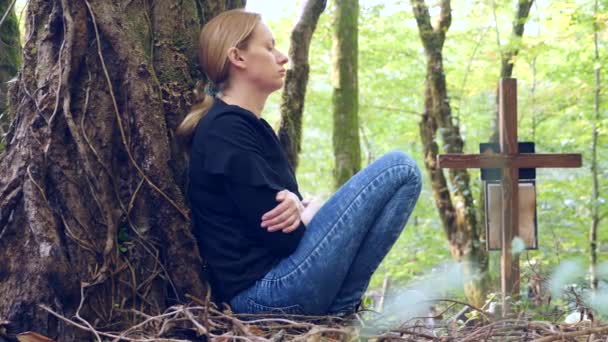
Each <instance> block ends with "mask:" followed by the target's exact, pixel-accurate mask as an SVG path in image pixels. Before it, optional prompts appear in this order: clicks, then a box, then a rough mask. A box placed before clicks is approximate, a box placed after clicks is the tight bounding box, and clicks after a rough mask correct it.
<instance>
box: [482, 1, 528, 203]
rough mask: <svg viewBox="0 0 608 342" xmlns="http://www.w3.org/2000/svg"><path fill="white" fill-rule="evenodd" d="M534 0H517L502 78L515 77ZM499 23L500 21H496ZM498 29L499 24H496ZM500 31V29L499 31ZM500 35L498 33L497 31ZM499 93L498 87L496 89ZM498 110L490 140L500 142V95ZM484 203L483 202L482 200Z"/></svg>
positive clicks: (502, 54) (501, 58) (503, 58)
mask: <svg viewBox="0 0 608 342" xmlns="http://www.w3.org/2000/svg"><path fill="white" fill-rule="evenodd" d="M533 3H534V0H517V10H516V11H515V19H514V20H513V31H512V32H511V38H510V39H511V41H510V42H509V44H508V46H509V49H507V50H506V51H505V52H501V57H500V78H511V77H513V67H514V66H515V61H514V58H515V57H517V54H519V47H520V46H521V39H522V37H523V35H524V28H525V25H526V22H528V16H529V15H530V9H531V8H532V4H533ZM496 24H498V23H496ZM496 30H498V26H496ZM497 32H498V31H497ZM497 35H498V33H497ZM497 44H498V48H499V49H500V48H501V47H500V39H498V36H497ZM496 92H497V94H498V88H497V90H496ZM496 103H497V105H496V111H495V112H494V117H493V119H492V135H491V136H490V141H492V142H496V143H497V142H498V96H496ZM481 203H483V202H481Z"/></svg>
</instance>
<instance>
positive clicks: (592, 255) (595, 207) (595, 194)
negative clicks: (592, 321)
mask: <svg viewBox="0 0 608 342" xmlns="http://www.w3.org/2000/svg"><path fill="white" fill-rule="evenodd" d="M598 15H599V0H595V18H594V23H593V29H594V32H593V43H594V54H595V56H594V57H595V63H594V69H595V70H594V75H595V92H594V98H593V104H594V106H593V109H594V110H593V113H594V117H593V133H592V140H591V180H592V187H591V189H592V190H591V226H590V227H589V273H590V286H591V288H592V289H593V290H596V289H597V286H598V283H599V281H598V278H597V271H596V267H597V230H598V227H599V225H600V221H601V219H600V213H599V207H600V185H599V175H598V174H599V171H598V169H597V165H598V162H597V144H598V138H599V127H600V122H601V118H600V93H601V89H602V88H601V82H600V75H601V74H600V72H601V69H600V65H601V64H600V53H599V48H598V40H599V38H598V31H599V27H598V26H599V20H600V19H599V17H598Z"/></svg>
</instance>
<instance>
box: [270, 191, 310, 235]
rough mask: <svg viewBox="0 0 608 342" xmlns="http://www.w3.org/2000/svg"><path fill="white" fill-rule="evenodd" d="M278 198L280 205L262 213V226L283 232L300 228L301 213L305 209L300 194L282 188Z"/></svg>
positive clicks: (271, 230) (272, 230)
mask: <svg viewBox="0 0 608 342" xmlns="http://www.w3.org/2000/svg"><path fill="white" fill-rule="evenodd" d="M276 199H277V201H278V202H280V203H279V205H277V206H276V207H275V208H274V209H272V210H271V211H269V212H267V213H265V214H264V215H262V224H261V226H262V227H264V228H266V229H268V231H269V232H275V231H278V230H282V231H283V233H291V232H293V231H294V230H296V229H298V227H299V226H300V215H301V214H302V212H303V211H304V205H303V204H302V202H300V199H299V198H298V196H296V194H294V193H293V192H291V191H289V190H282V191H279V192H278V193H277V197H276Z"/></svg>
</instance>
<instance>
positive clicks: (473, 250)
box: [412, 0, 487, 305]
mask: <svg viewBox="0 0 608 342" xmlns="http://www.w3.org/2000/svg"><path fill="white" fill-rule="evenodd" d="M412 7H413V10H414V15H415V17H416V23H417V25H418V30H419V34H420V39H421V40H422V44H423V46H424V50H425V53H426V57H427V77H426V90H425V108H424V113H423V115H422V121H421V122H420V136H421V139H422V143H423V152H424V162H425V166H426V168H427V171H428V172H429V177H430V179H431V187H432V190H433V195H434V198H435V205H436V206H437V210H438V212H439V216H440V218H441V222H442V225H443V228H444V230H445V232H446V234H447V237H448V241H449V244H450V252H451V254H452V256H453V257H454V258H455V259H456V260H458V261H462V262H464V263H463V265H464V272H465V273H466V274H465V276H467V277H468V278H469V279H470V281H469V282H468V283H467V284H465V295H466V296H467V299H468V300H469V301H470V302H471V303H473V304H474V305H481V304H483V301H484V300H485V294H486V293H485V292H486V290H487V278H486V271H487V253H486V252H485V250H484V248H483V246H481V244H480V242H479V231H480V224H479V222H478V221H477V217H476V215H475V212H476V210H475V204H474V202H473V195H472V191H471V186H470V177H469V173H468V172H467V171H466V170H454V169H450V170H449V172H448V175H449V181H450V183H451V185H452V188H453V189H454V190H453V191H452V192H450V190H449V187H448V182H447V180H446V177H445V175H444V172H443V170H441V169H439V168H438V167H437V155H438V153H439V146H438V144H437V143H436V136H437V131H438V130H439V132H440V134H441V139H442V140H443V144H444V145H443V149H444V150H445V152H447V153H462V152H463V147H464V141H463V140H462V137H461V135H460V129H459V127H458V125H456V124H455V123H454V122H453V120H452V111H451V108H450V102H449V97H448V94H447V87H446V80H445V73H444V70H443V56H442V50H443V43H444V41H445V35H446V32H447V31H448V29H449V27H450V24H451V21H452V17H451V7H450V1H449V0H442V1H441V2H440V8H441V11H440V14H439V18H438V20H437V22H436V23H437V24H436V26H435V27H433V25H432V24H431V19H430V15H429V10H428V7H427V6H426V4H425V2H424V0H412Z"/></svg>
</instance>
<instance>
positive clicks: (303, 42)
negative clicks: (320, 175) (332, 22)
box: [278, 0, 327, 170]
mask: <svg viewBox="0 0 608 342" xmlns="http://www.w3.org/2000/svg"><path fill="white" fill-rule="evenodd" d="M326 4H327V1H326V0H308V1H307V2H306V5H305V7H304V11H303V12H302V15H301V16H300V20H299V21H298V23H297V24H296V26H295V27H294V29H293V31H292V32H291V45H290V48H289V59H290V60H291V68H290V69H289V70H287V76H286V77H285V86H284V88H283V94H282V96H281V127H280V128H279V134H278V135H279V140H280V141H281V145H282V146H283V148H284V149H285V151H286V152H287V159H289V162H290V163H291V165H292V166H293V168H294V170H296V169H297V167H298V155H299V153H300V151H301V150H302V113H303V111H304V100H305V97H306V85H307V84H308V73H309V70H310V67H309V64H308V49H309V47H310V41H311V39H312V35H313V33H314V32H315V29H316V27H317V22H318V21H319V17H320V16H321V13H323V11H324V10H325V6H326Z"/></svg>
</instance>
